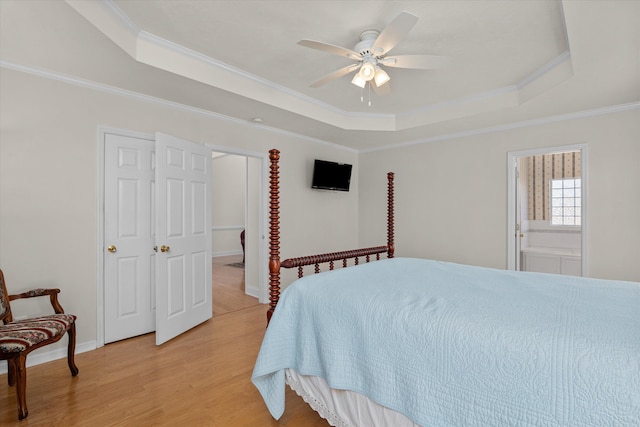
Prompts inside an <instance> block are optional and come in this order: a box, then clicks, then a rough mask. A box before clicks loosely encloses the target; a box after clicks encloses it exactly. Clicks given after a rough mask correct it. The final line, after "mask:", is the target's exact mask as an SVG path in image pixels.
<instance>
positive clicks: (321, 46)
mask: <svg viewBox="0 0 640 427" xmlns="http://www.w3.org/2000/svg"><path fill="white" fill-rule="evenodd" d="M298 44H299V45H300V46H304V47H310V48H311V49H317V50H321V51H323V52H327V53H331V54H334V55H339V56H345V57H347V58H349V59H353V60H355V61H358V60H360V54H358V53H357V52H355V51H353V50H351V49H347V48H346V47H340V46H335V45H332V44H329V43H324V42H318V41H315V40H300V41H299V42H298Z"/></svg>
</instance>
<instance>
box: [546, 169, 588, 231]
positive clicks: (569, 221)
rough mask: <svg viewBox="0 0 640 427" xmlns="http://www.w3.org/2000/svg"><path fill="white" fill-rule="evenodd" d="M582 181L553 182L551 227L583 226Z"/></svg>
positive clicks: (555, 180)
mask: <svg viewBox="0 0 640 427" xmlns="http://www.w3.org/2000/svg"><path fill="white" fill-rule="evenodd" d="M581 181H582V180H581V179H580V178H569V179H552V180H551V225H581V212H582V199H581V193H582V182H581Z"/></svg>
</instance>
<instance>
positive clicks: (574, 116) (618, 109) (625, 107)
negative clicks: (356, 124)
mask: <svg viewBox="0 0 640 427" xmlns="http://www.w3.org/2000/svg"><path fill="white" fill-rule="evenodd" d="M631 110H640V101H637V102H629V103H626V104H618V105H611V106H607V107H601V108H594V109H591V110H583V111H576V112H572V113H566V114H557V115H554V116H547V117H540V118H537V119H531V120H523V121H519V122H512V123H506V124H504V125H498V126H490V127H486V128H479V129H472V130H468V131H464V132H454V133H448V134H444V135H438V136H434V137H431V138H425V139H418V140H415V141H409V142H405V143H401V144H393V145H391V144H390V145H385V146H382V147H376V148H367V149H362V150H360V151H359V152H360V153H372V152H376V151H386V150H392V149H396V148H405V147H411V146H414V145H422V144H428V143H431V142H439V141H447V140H450V139H458V138H467V137H472V136H477V135H485V134H490V133H497V132H504V131H508V130H514V129H522V128H527V127H534V126H542V125H547V124H551V123H559V122H565V121H569V120H578V119H585V118H589V117H595V116H603V115H607V114H616V113H622V112H625V111H631Z"/></svg>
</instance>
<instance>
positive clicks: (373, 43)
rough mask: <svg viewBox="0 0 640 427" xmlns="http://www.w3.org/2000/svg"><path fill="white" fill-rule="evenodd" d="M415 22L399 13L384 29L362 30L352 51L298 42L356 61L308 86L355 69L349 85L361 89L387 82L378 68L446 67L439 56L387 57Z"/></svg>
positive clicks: (407, 14)
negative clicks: (369, 84)
mask: <svg viewBox="0 0 640 427" xmlns="http://www.w3.org/2000/svg"><path fill="white" fill-rule="evenodd" d="M417 22H418V17H417V16H415V15H413V14H411V13H409V12H405V11H402V12H400V14H399V15H398V16H396V18H395V19H394V20H393V21H391V23H390V24H389V25H388V26H387V27H386V28H385V29H384V30H382V31H378V30H365V31H363V32H362V33H360V41H359V42H358V44H356V45H355V47H354V48H353V50H351V49H347V48H344V47H340V46H335V45H331V44H328V43H324V42H318V41H314V40H300V41H299V42H298V44H299V45H301V46H305V47H310V48H312V49H317V50H322V51H324V52H327V53H331V54H334V55H339V56H344V57H346V58H348V59H351V60H352V61H357V63H356V64H352V65H350V66H347V67H344V68H342V69H340V70H337V71H334V72H332V73H330V74H328V75H326V76H324V77H322V78H321V79H320V80H317V81H316V82H314V83H312V84H311V87H319V86H322V85H324V84H326V83H328V82H330V81H332V80H334V79H337V78H340V77H342V76H344V75H346V74H349V73H351V72H353V71H355V70H358V72H357V73H356V75H355V76H354V77H353V79H352V80H351V83H353V84H354V85H356V86H358V87H360V88H363V89H364V87H365V86H366V84H367V82H370V81H371V80H373V82H374V83H375V86H376V87H380V86H382V85H384V84H385V83H387V82H388V81H389V80H391V77H390V76H389V74H387V72H386V71H385V70H384V69H383V68H382V65H384V66H386V67H396V68H413V69H423V70H429V69H435V68H442V67H443V66H444V64H446V58H444V57H442V56H435V55H398V56H394V57H387V54H388V53H389V51H390V50H391V49H393V48H394V47H395V46H396V45H397V44H398V43H399V42H400V41H402V39H404V38H405V37H406V36H407V34H408V33H409V31H411V29H412V28H413V27H414V26H415V25H416V23H417Z"/></svg>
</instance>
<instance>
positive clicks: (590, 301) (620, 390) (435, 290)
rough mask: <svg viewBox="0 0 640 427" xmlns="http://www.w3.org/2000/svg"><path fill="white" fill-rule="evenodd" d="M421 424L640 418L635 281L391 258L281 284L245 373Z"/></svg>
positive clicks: (632, 421)
mask: <svg viewBox="0 0 640 427" xmlns="http://www.w3.org/2000/svg"><path fill="white" fill-rule="evenodd" d="M285 368H293V369H295V370H296V371H297V372H299V373H301V374H304V375H315V376H319V377H322V378H324V379H325V380H326V381H327V383H328V384H329V385H330V386H331V387H333V388H337V389H348V390H353V391H356V392H359V393H361V394H363V395H366V396H368V397H369V398H370V399H372V400H374V401H376V402H378V403H379V404H381V405H384V406H386V407H389V408H391V409H394V410H396V411H398V412H401V413H403V414H405V415H406V416H407V417H409V418H410V419H411V420H413V421H414V422H416V423H417V424H419V425H422V426H425V427H426V426H435V427H445V426H456V427H460V426H482V427H487V426H536V427H537V426H597V427H604V426H640V283H635V282H620V281H605V280H595V279H585V278H578V277H571V276H556V275H548V274H540V273H518V272H510V271H502V270H495V269H489V268H479V267H470V266H464V265H458V264H453V263H445V262H437V261H430V260H417V259H406V258H396V259H392V260H383V261H376V262H372V263H369V264H364V265H360V266H356V267H349V268H347V269H343V270H336V271H333V272H327V273H321V274H317V275H312V276H308V277H305V278H303V279H300V280H298V281H296V282H295V283H293V284H292V285H291V286H289V288H287V289H286V290H285V291H284V292H283V294H282V297H281V299H280V301H279V303H278V306H277V308H276V310H275V313H274V315H273V318H272V319H271V324H270V326H269V327H268V329H267V332H266V335H265V338H264V341H263V343H262V348H261V350H260V354H259V355H258V359H257V361H256V364H255V368H254V371H253V376H252V381H253V383H254V384H255V386H256V387H257V388H258V389H259V390H260V393H261V394H262V396H263V398H264V400H265V402H266V404H267V406H268V407H269V410H270V412H271V414H272V415H273V416H274V417H275V418H279V417H280V416H281V415H282V413H283V411H284V402H285V398H284V392H285V390H284V388H285V380H284V369H285Z"/></svg>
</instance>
